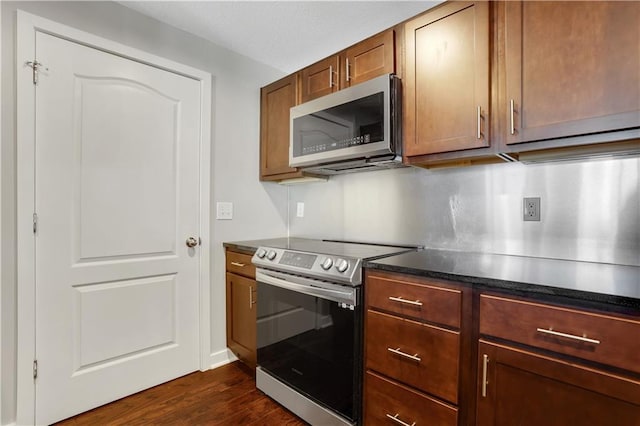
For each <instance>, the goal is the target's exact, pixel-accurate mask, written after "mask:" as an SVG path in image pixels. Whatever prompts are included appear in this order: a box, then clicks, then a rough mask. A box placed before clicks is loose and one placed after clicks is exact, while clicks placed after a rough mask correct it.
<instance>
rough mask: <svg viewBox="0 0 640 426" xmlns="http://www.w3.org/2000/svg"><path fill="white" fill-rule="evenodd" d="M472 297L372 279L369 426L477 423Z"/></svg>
mask: <svg viewBox="0 0 640 426" xmlns="http://www.w3.org/2000/svg"><path fill="white" fill-rule="evenodd" d="M470 290H471V289H470V288H468V287H464V286H463V285H458V284H457V283H453V282H443V281H440V280H432V279H426V278H418V277H411V276H407V275H400V274H391V273H386V272H381V271H375V272H373V271H367V272H366V278H365V284H364V291H365V304H366V317H365V362H364V364H365V380H364V404H363V405H364V416H363V417H364V419H365V424H367V425H369V424H373V425H376V424H384V425H391V424H398V425H402V424H407V425H412V424H415V425H419V424H420V425H422V424H426V425H443V426H448V425H467V424H471V423H469V422H470V421H472V420H471V417H470V415H471V414H472V413H473V399H474V397H475V396H474V392H473V389H474V384H473V380H474V375H473V373H472V368H471V367H472V365H473V363H474V359H475V358H474V357H473V356H472V351H471V349H472V348H471V346H472V340H471V333H470V325H471V320H472V317H471V291H470ZM459 407H464V410H459Z"/></svg>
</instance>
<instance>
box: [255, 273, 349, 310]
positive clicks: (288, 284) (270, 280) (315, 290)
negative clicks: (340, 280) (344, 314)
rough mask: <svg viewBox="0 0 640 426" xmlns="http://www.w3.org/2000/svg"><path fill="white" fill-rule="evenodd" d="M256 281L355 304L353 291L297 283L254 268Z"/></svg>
mask: <svg viewBox="0 0 640 426" xmlns="http://www.w3.org/2000/svg"><path fill="white" fill-rule="evenodd" d="M256 281H257V282H259V283H263V284H268V285H272V286H275V287H280V288H284V289H286V290H291V291H295V292H298V293H303V294H306V295H309V296H315V297H319V298H321V299H327V300H333V301H334V302H339V303H346V304H348V305H356V300H355V292H354V291H339V290H330V289H327V288H321V287H312V286H309V285H304V284H298V283H295V282H292V281H290V280H283V279H281V278H276V277H274V276H272V275H269V274H265V273H264V272H261V271H258V270H256Z"/></svg>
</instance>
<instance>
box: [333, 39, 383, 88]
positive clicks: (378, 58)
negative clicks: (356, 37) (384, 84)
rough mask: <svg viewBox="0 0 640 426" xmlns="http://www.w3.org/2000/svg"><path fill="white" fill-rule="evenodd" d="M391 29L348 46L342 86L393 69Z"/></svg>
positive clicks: (350, 84)
mask: <svg viewBox="0 0 640 426" xmlns="http://www.w3.org/2000/svg"><path fill="white" fill-rule="evenodd" d="M394 44H395V43H394V32H393V30H388V31H385V32H383V33H381V34H378V35H375V36H373V37H371V38H368V39H366V40H364V41H362V42H360V43H358V44H356V45H355V46H351V47H350V48H348V49H347V50H346V52H345V54H344V58H345V59H344V73H343V77H342V81H341V85H342V87H349V86H352V85H354V84H358V83H362V82H363V81H367V80H370V79H372V78H375V77H378V76H381V75H383V74H388V73H392V72H394V71H395V48H394Z"/></svg>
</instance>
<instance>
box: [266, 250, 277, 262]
mask: <svg viewBox="0 0 640 426" xmlns="http://www.w3.org/2000/svg"><path fill="white" fill-rule="evenodd" d="M275 258H276V252H275V251H274V250H269V253H267V259H269V260H273V259H275Z"/></svg>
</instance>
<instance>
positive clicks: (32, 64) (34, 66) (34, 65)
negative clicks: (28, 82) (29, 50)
mask: <svg viewBox="0 0 640 426" xmlns="http://www.w3.org/2000/svg"><path fill="white" fill-rule="evenodd" d="M25 65H26V66H28V67H29V68H31V70H32V72H33V84H34V85H37V84H38V72H40V70H41V69H43V70H45V71H49V68H47V67H45V66H44V65H43V64H42V62H38V61H27V62H25Z"/></svg>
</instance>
